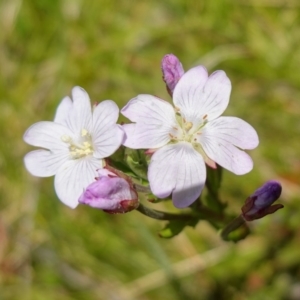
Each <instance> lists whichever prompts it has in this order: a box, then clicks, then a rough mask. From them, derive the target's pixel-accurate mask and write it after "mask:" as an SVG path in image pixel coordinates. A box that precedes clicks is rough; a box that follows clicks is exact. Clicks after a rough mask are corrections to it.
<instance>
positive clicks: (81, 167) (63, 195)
mask: <svg viewBox="0 0 300 300" xmlns="http://www.w3.org/2000/svg"><path fill="white" fill-rule="evenodd" d="M99 168H102V160H98V159H95V158H94V157H92V156H89V157H85V158H82V159H77V160H70V161H67V162H66V163H65V164H63V165H62V166H61V167H60V169H59V170H58V172H57V174H56V176H55V180H54V186H55V191H56V194H57V196H58V198H59V199H60V200H61V201H62V202H63V203H64V204H66V205H68V206H69V207H71V208H75V207H76V206H77V205H78V204H79V203H78V200H79V197H80V195H81V194H82V192H83V191H84V190H85V189H86V188H87V187H88V185H89V184H91V183H92V182H94V181H95V177H96V176H97V171H96V170H97V169H99Z"/></svg>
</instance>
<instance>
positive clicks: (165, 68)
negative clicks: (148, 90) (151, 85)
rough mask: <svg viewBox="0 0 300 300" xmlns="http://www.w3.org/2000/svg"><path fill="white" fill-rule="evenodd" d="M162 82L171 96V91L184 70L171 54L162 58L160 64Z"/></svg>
mask: <svg viewBox="0 0 300 300" xmlns="http://www.w3.org/2000/svg"><path fill="white" fill-rule="evenodd" d="M161 70H162V73H163V80H164V82H165V83H166V86H167V90H168V93H169V94H170V95H171V96H172V94H173V91H174V89H175V86H176V84H177V82H178V81H179V79H180V77H181V76H182V75H183V74H184V70H183V67H182V64H181V62H180V61H179V59H178V58H177V57H176V56H175V55H173V54H167V55H165V56H164V58H163V59H162V62H161Z"/></svg>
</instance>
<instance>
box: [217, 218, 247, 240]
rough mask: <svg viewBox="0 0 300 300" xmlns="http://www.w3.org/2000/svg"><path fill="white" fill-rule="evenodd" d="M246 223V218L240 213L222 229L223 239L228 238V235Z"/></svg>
mask: <svg viewBox="0 0 300 300" xmlns="http://www.w3.org/2000/svg"><path fill="white" fill-rule="evenodd" d="M244 223H245V220H244V218H243V216H242V215H239V216H238V217H237V218H235V219H233V220H232V221H231V222H230V223H229V224H228V225H227V226H226V227H225V228H224V229H223V230H222V231H221V237H222V238H223V240H225V241H226V240H228V235H229V234H230V233H231V232H232V231H234V230H236V229H237V228H239V227H240V226H242V225H243V224H244Z"/></svg>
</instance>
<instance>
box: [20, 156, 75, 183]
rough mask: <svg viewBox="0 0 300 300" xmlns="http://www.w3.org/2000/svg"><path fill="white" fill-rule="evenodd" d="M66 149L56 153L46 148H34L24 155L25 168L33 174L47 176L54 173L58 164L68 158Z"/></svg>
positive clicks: (58, 166)
mask: <svg viewBox="0 0 300 300" xmlns="http://www.w3.org/2000/svg"><path fill="white" fill-rule="evenodd" d="M68 157H69V153H68V151H65V152H59V153H57V154H55V153H52V152H50V151H48V150H35V151H31V152H29V153H27V154H26V155H25V157H24V163H25V167H26V169H27V170H28V171H29V173H31V174H32V175H34V176H38V177H49V176H53V175H55V174H56V172H57V170H58V169H59V168H60V166H61V165H62V164H63V163H64V162H66V161H67V160H68Z"/></svg>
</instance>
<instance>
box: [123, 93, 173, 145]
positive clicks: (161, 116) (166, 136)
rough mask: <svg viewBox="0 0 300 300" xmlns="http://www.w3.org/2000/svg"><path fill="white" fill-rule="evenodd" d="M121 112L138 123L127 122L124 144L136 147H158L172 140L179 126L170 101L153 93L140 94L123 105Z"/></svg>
mask: <svg viewBox="0 0 300 300" xmlns="http://www.w3.org/2000/svg"><path fill="white" fill-rule="evenodd" d="M121 113H122V114H123V115H124V116H125V117H127V118H128V119H129V120H130V121H132V122H136V125H133V124H129V125H128V124H126V125H124V130H125V132H126V140H125V142H124V145H125V146H126V147H129V148H134V149H141V148H143V149H148V148H158V147H161V146H163V145H165V144H166V143H168V142H169V140H170V133H172V132H173V131H174V128H175V127H178V124H177V121H176V118H175V111H174V108H173V107H172V105H171V104H170V103H168V102H167V101H164V100H162V99H159V98H157V97H154V96H151V95H138V96H137V97H136V98H133V99H131V100H130V101H129V103H128V104H127V105H126V106H125V107H123V109H122V110H121Z"/></svg>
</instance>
